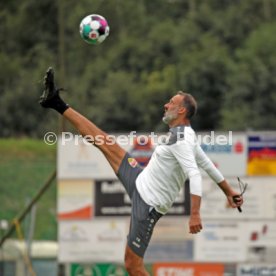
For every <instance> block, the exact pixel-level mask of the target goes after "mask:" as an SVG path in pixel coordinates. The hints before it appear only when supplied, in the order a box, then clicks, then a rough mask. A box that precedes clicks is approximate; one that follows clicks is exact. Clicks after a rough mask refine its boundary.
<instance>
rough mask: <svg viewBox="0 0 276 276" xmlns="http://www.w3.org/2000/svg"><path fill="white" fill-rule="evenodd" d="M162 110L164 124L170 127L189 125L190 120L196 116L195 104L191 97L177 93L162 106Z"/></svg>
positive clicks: (180, 92)
mask: <svg viewBox="0 0 276 276" xmlns="http://www.w3.org/2000/svg"><path fill="white" fill-rule="evenodd" d="M164 109H165V114H164V117H163V122H164V123H166V124H168V125H169V126H171V127H172V126H175V125H178V124H189V123H190V119H191V118H192V117H193V116H194V115H195V114H196V111H197V103H196V101H195V99H194V97H193V96H192V95H190V94H188V93H184V92H182V91H179V92H178V93H177V94H176V95H175V96H173V97H172V98H171V99H170V101H169V102H168V103H166V104H165V105H164Z"/></svg>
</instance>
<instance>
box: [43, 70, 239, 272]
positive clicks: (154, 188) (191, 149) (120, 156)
mask: <svg viewBox="0 0 276 276" xmlns="http://www.w3.org/2000/svg"><path fill="white" fill-rule="evenodd" d="M44 86H45V87H44V91H43V94H42V96H41V97H40V104H41V105H42V106H43V107H44V108H52V109H54V110H56V111H58V112H59V113H60V114H61V115H63V116H64V118H66V119H67V120H68V121H69V122H70V123H71V124H72V125H73V126H74V127H75V128H76V129H77V130H78V131H79V132H80V134H81V135H83V136H86V137H96V136H98V135H101V137H103V140H101V142H100V143H97V139H94V141H95V142H93V145H94V146H96V147H97V148H98V149H99V150H100V151H101V152H102V153H103V154H104V156H105V158H106V159H107V160H108V162H109V164H110V166H111V167H112V169H113V170H114V172H115V173H116V175H117V176H118V178H119V179H120V181H121V182H122V184H123V185H124V187H125V189H126V191H127V193H128V195H129V197H130V199H131V202H132V212H131V221H130V229H129V234H128V239H127V245H126V250H125V267H126V269H127V271H128V273H129V275H131V276H144V275H149V274H148V272H147V271H146V270H145V268H144V263H143V257H144V254H145V251H146V249H147V247H148V244H149V241H150V239H151V236H152V232H153V228H154V226H155V224H156V222H157V221H158V220H159V219H160V218H161V217H162V216H163V215H165V214H166V213H167V211H168V210H169V208H170V207H171V206H172V204H173V202H174V200H175V199H176V197H177V195H178V194H179V191H180V189H181V188H182V187H183V185H184V182H185V180H186V179H189V182H190V196H191V215H190V219H189V228H190V233H192V234H196V233H198V232H200V230H201V229H202V223H201V218H200V202H201V195H202V187H201V185H202V183H201V182H202V179H201V174H200V171H199V167H200V168H202V169H203V170H205V171H206V172H207V174H208V175H209V176H210V177H211V178H212V179H213V181H214V182H215V183H217V185H218V186H219V187H220V189H221V190H222V191H223V192H224V194H225V196H226V197H227V199H228V202H229V204H230V206H232V207H233V208H237V207H240V206H241V205H242V203H243V198H242V196H241V195H240V194H239V193H237V192H235V191H234V190H233V189H232V188H231V187H230V185H229V184H228V183H227V181H226V180H225V179H224V177H223V176H222V174H221V173H220V172H219V171H218V169H217V168H216V167H215V166H214V164H213V163H212V162H211V161H210V159H209V158H208V157H207V156H206V154H205V153H204V152H203V150H202V149H201V147H200V145H199V144H198V142H197V139H196V134H195V132H194V130H193V129H192V127H191V124H190V120H191V118H192V117H193V116H194V114H195V113H196V110H197V103H196V101H195V99H194V98H193V97H192V96H191V95H190V94H188V93H184V92H181V91H180V92H178V93H177V94H176V95H174V96H173V97H172V98H171V99H170V100H169V102H168V103H166V104H165V105H164V115H163V121H164V123H166V124H167V125H168V126H169V131H170V136H169V139H167V141H166V143H164V144H160V145H158V146H156V148H155V151H154V153H153V155H152V157H151V159H150V161H149V163H148V165H147V166H146V167H145V168H144V169H142V168H141V167H140V166H139V165H138V163H137V162H135V160H134V159H133V158H131V156H130V155H129V154H128V153H127V152H126V151H125V150H124V149H123V148H121V147H120V146H119V145H118V144H117V143H110V138H109V136H108V134H107V133H105V132H104V131H103V130H101V129H100V128H98V127H97V126H96V125H95V124H94V123H93V122H91V121H89V120H88V119H87V118H85V117H84V116H83V115H81V114H80V113H79V112H77V111H76V110H74V109H73V108H72V107H70V106H69V105H68V104H66V103H65V102H64V101H63V100H62V99H61V97H60V95H59V91H60V89H58V88H57V87H56V85H55V82H54V71H53V69H52V68H49V69H48V71H47V72H46V75H45V78H44ZM91 140H92V139H91ZM103 141H104V143H103Z"/></svg>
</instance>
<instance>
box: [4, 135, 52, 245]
mask: <svg viewBox="0 0 276 276" xmlns="http://www.w3.org/2000/svg"><path fill="white" fill-rule="evenodd" d="M55 168H56V147H55V146H47V145H46V144H45V143H44V142H43V140H41V141H40V140H32V139H0V202H1V208H0V220H2V219H5V220H8V221H9V222H12V220H13V219H14V218H15V217H17V216H18V214H19V213H20V212H21V211H22V210H23V209H24V207H25V206H26V204H27V202H29V201H30V200H31V199H32V198H33V197H34V196H35V195H36V193H37V192H38V190H39V189H40V188H41V187H42V185H43V184H44V182H45V181H46V180H47V179H48V177H49V175H50V174H52V173H53V171H54V170H55ZM36 208H37V210H36V224H35V225H36V227H35V233H34V239H49V240H55V239H56V232H57V223H56V181H54V182H53V183H52V185H51V187H50V188H49V189H48V190H47V191H46V193H45V194H44V195H43V196H42V197H41V198H40V200H39V202H38V203H37V204H36ZM28 225H29V217H26V219H25V222H23V223H22V228H23V229H24V230H25V231H27V230H28Z"/></svg>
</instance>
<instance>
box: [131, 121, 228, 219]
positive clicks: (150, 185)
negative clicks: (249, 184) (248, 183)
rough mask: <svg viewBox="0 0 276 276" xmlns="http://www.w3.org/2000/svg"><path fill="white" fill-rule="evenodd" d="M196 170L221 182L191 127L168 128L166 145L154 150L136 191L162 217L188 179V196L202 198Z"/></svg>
mask: <svg viewBox="0 0 276 276" xmlns="http://www.w3.org/2000/svg"><path fill="white" fill-rule="evenodd" d="M198 167H201V168H202V169H203V170H205V171H206V172H207V173H208V174H209V176H210V177H211V178H212V179H213V180H214V181H215V182H216V183H220V182H221V181H223V179H224V178H223V176H222V174H221V173H220V172H219V171H218V169H217V168H216V167H215V166H214V164H213V163H212V161H211V160H210V159H209V158H208V157H207V155H206V154H205V153H204V151H203V150H202V149H201V147H200V145H199V144H198V142H197V139H196V135H195V132H194V130H193V129H192V128H191V127H190V126H178V127H174V128H171V129H170V136H169V139H168V140H167V142H166V143H164V144H160V145H158V146H157V147H156V148H155V151H154V153H153V155H152V157H151V159H150V161H149V163H148V165H147V166H146V167H145V168H144V170H143V171H142V172H141V173H140V174H139V175H138V177H137V179H136V186H137V190H138V192H139V194H140V195H141V197H142V198H143V200H144V201H145V202H146V203H147V204H148V205H150V206H153V207H154V208H155V209H156V210H157V211H158V212H159V213H161V214H165V213H166V212H167V211H168V209H169V208H170V207H171V206H172V204H173V202H174V200H175V198H176V197H177V196H178V194H179V191H180V189H181V188H182V187H183V185H184V183H185V180H186V179H189V180H190V193H191V194H194V195H198V196H201V195H202V179H201V173H200V171H199V168H198Z"/></svg>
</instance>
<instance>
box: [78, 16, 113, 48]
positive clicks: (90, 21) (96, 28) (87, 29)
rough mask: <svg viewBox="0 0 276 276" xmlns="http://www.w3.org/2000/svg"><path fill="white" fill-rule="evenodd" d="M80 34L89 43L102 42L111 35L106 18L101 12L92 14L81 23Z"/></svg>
mask: <svg viewBox="0 0 276 276" xmlns="http://www.w3.org/2000/svg"><path fill="white" fill-rule="evenodd" d="M80 35H81V37H82V38H83V40H84V41H85V42H87V43H89V44H100V43H102V42H103V41H104V40H105V39H106V38H107V36H108V35H109V26H108V23H107V21H106V19H105V18H104V17H103V16H101V15H99V14H90V15H88V16H86V17H84V18H83V19H82V21H81V23H80Z"/></svg>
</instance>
